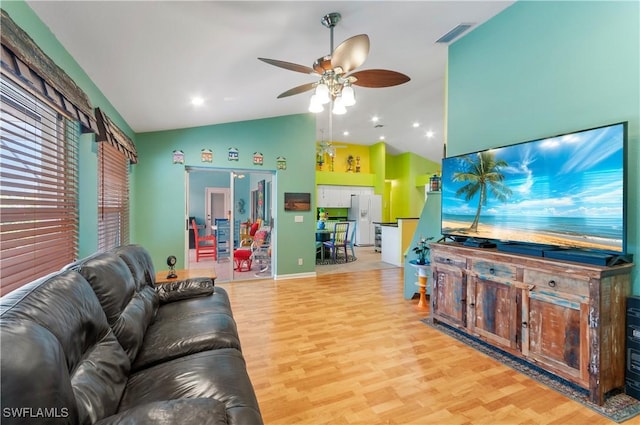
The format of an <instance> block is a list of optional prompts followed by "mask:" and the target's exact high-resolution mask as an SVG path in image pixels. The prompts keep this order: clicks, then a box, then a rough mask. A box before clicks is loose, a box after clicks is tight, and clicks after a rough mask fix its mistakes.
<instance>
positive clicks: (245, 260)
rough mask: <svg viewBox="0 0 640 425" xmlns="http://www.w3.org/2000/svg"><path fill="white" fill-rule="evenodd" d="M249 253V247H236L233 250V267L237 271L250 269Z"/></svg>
mask: <svg viewBox="0 0 640 425" xmlns="http://www.w3.org/2000/svg"><path fill="white" fill-rule="evenodd" d="M251 254H252V252H251V249H249V248H238V249H235V250H233V262H234V263H235V267H234V268H233V269H234V270H236V271H238V272H248V271H249V270H251V261H252V258H251ZM243 267H244V269H243Z"/></svg>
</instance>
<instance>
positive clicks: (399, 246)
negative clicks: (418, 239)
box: [380, 217, 418, 267]
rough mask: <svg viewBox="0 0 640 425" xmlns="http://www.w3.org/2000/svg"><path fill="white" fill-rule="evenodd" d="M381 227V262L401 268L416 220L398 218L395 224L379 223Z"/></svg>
mask: <svg viewBox="0 0 640 425" xmlns="http://www.w3.org/2000/svg"><path fill="white" fill-rule="evenodd" d="M380 226H381V227H382V255H381V260H382V261H384V262H385V263H389V264H393V265H394V266H398V267H402V266H403V264H404V252H405V251H406V250H407V248H408V247H409V244H410V243H411V239H412V238H413V234H414V233H415V230H416V227H417V226H418V218H413V217H411V218H404V217H400V218H398V221H397V222H396V223H380Z"/></svg>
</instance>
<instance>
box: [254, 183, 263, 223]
mask: <svg viewBox="0 0 640 425" xmlns="http://www.w3.org/2000/svg"><path fill="white" fill-rule="evenodd" d="M264 189H265V181H264V180H260V181H259V182H258V190H257V193H256V206H255V208H256V214H255V217H256V218H259V219H261V220H264Z"/></svg>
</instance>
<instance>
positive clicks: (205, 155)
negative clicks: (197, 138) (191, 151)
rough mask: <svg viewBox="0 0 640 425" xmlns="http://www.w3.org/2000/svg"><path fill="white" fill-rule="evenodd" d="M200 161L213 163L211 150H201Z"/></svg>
mask: <svg viewBox="0 0 640 425" xmlns="http://www.w3.org/2000/svg"><path fill="white" fill-rule="evenodd" d="M200 159H201V160H202V162H213V152H212V151H211V149H202V151H201V152H200Z"/></svg>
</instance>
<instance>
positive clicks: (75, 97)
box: [0, 10, 98, 132]
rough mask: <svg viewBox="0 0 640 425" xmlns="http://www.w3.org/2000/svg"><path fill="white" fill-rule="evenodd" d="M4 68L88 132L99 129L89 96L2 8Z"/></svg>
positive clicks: (3, 69) (4, 70)
mask: <svg viewBox="0 0 640 425" xmlns="http://www.w3.org/2000/svg"><path fill="white" fill-rule="evenodd" d="M0 26H1V27H2V37H1V40H2V56H1V59H2V71H3V73H5V72H6V71H8V74H9V76H13V77H18V78H17V80H18V81H19V82H20V83H22V84H23V85H26V86H27V87H28V88H30V89H32V90H35V92H37V93H38V94H40V95H44V96H45V98H47V99H49V100H50V101H52V102H53V103H54V104H55V105H57V106H58V107H59V108H60V110H61V112H62V113H64V114H65V115H67V116H68V117H69V118H71V119H73V120H77V121H79V122H80V124H81V125H82V129H83V131H84V132H97V130H98V128H97V126H96V119H95V117H94V115H93V106H91V102H90V101H89V97H88V96H87V95H86V93H85V92H84V91H82V89H81V88H80V87H78V86H77V85H76V83H75V82H74V81H73V80H72V79H71V77H69V76H68V75H67V74H66V73H65V72H64V71H63V70H62V68H60V67H59V66H58V65H56V64H55V62H53V61H52V60H51V58H49V57H48V56H47V55H46V54H45V53H44V52H43V51H42V50H41V49H40V47H38V45H37V44H36V43H35V42H34V41H33V39H32V38H31V37H30V36H29V35H28V34H27V33H26V32H25V31H24V30H23V29H22V28H20V27H19V26H18V25H16V23H15V22H13V20H12V19H11V17H10V16H9V15H8V14H7V12H6V11H5V10H2V22H1V24H0Z"/></svg>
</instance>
